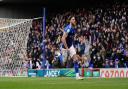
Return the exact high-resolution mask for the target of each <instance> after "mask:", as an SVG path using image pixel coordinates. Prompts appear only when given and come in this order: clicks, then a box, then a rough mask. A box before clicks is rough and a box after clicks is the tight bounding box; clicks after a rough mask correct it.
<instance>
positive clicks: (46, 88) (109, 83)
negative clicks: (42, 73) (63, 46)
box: [0, 77, 128, 89]
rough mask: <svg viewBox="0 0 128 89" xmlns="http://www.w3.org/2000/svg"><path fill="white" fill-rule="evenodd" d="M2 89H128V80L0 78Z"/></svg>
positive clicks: (0, 88) (0, 87)
mask: <svg viewBox="0 0 128 89" xmlns="http://www.w3.org/2000/svg"><path fill="white" fill-rule="evenodd" d="M0 89H128V78H111V79H106V78H102V79H101V78H85V79H84V80H75V78H64V77H59V78H8V77H0Z"/></svg>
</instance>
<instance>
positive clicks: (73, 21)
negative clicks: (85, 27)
mask: <svg viewBox="0 0 128 89" xmlns="http://www.w3.org/2000/svg"><path fill="white" fill-rule="evenodd" d="M70 23H71V24H72V25H74V26H75V25H76V20H75V17H72V18H71V20H70Z"/></svg>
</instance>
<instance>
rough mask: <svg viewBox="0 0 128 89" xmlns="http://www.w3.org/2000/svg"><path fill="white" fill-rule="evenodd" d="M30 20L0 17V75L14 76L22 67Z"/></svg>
mask: <svg viewBox="0 0 128 89" xmlns="http://www.w3.org/2000/svg"><path fill="white" fill-rule="evenodd" d="M31 22H32V21H31V20H30V19H29V20H28V19H0V76H5V75H7V76H8V75H9V74H10V75H13V76H15V75H17V74H18V72H19V71H20V70H21V69H23V67H24V66H23V65H24V63H25V60H26V59H27V57H26V49H27V48H26V47H27V39H28V34H29V31H30V27H31ZM20 72H21V71H20ZM20 74H21V73H19V75H20Z"/></svg>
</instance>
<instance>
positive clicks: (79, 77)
mask: <svg viewBox="0 0 128 89" xmlns="http://www.w3.org/2000/svg"><path fill="white" fill-rule="evenodd" d="M83 79H84V78H83V77H81V76H80V75H79V73H76V80H83Z"/></svg>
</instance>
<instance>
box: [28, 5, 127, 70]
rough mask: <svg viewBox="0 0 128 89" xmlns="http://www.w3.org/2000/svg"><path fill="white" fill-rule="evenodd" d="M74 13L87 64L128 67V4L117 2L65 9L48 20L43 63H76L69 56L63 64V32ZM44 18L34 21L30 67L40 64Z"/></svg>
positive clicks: (55, 65)
mask: <svg viewBox="0 0 128 89" xmlns="http://www.w3.org/2000/svg"><path fill="white" fill-rule="evenodd" d="M72 15H73V16H75V17H76V20H77V26H76V31H77V33H76V34H75V37H74V40H75V48H76V50H77V53H78V54H79V55H81V56H86V57H87V59H88V60H86V62H85V63H84V65H83V66H84V67H93V68H122V67H123V68H127V67H128V7H127V6H125V5H119V4H115V5H113V6H112V7H109V8H108V7H107V8H91V9H86V8H79V9H72V10H69V11H64V12H63V13H58V14H56V15H55V16H53V17H51V19H50V20H49V21H47V26H46V34H45V35H46V37H45V39H46V41H45V45H46V46H45V49H46V50H45V54H46V62H45V64H44V66H50V67H51V68H58V67H68V68H70V67H73V62H72V60H70V58H68V59H69V60H67V61H66V64H65V65H63V66H62V63H61V60H62V56H61V50H60V48H61V36H62V34H63V29H64V27H65V26H66V25H67V23H68V17H69V16H72ZM41 26H42V25H41V21H40V20H39V21H33V27H32V28H31V30H30V34H29V39H28V47H27V48H28V49H27V52H28V58H29V60H31V61H29V62H30V64H32V66H31V68H34V69H35V68H41V64H42V58H43V57H42V53H43V51H42V34H43V33H42V29H41Z"/></svg>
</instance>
